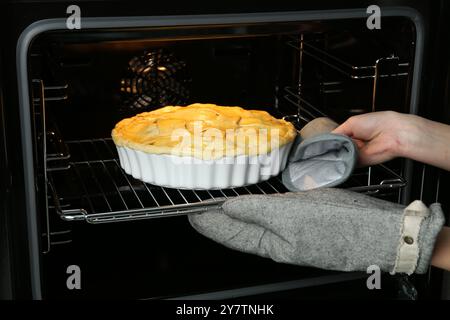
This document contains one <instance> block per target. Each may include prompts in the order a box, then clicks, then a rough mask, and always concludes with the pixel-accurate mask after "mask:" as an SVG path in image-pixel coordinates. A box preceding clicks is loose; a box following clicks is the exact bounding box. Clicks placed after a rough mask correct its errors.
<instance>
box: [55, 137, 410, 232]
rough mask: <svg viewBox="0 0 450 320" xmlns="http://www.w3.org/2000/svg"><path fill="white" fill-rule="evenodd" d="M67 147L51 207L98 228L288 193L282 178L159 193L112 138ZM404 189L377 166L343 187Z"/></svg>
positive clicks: (385, 190) (378, 190)
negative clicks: (130, 167) (125, 163)
mask: <svg viewBox="0 0 450 320" xmlns="http://www.w3.org/2000/svg"><path fill="white" fill-rule="evenodd" d="M66 143H67V146H68V149H69V150H70V152H71V157H70V163H69V164H70V165H69V168H68V169H67V170H58V171H50V172H48V181H49V189H50V195H49V201H52V202H53V204H54V208H55V210H56V212H57V213H58V214H59V216H60V217H61V218H62V219H63V220H66V221H79V220H84V221H86V222H88V223H92V224H98V223H108V222H119V221H131V220H141V219H151V218H161V217H172V216H180V215H186V214H192V213H200V212H203V211H206V210H209V209H212V208H219V207H220V206H221V204H222V203H223V202H224V201H226V200H227V199H229V198H233V197H237V196H241V195H248V194H274V193H284V192H287V189H286V188H285V187H284V186H283V184H282V183H281V180H280V179H279V177H275V178H272V179H270V180H268V181H265V182H261V183H259V184H255V185H250V186H246V187H239V188H230V189H222V190H179V189H172V188H165V187H159V186H155V185H151V184H148V183H143V182H141V181H139V180H137V179H134V178H133V177H131V176H129V175H127V174H126V173H125V172H124V171H123V170H122V168H121V167H120V163H119V160H118V155H117V152H116V149H115V146H114V143H113V142H112V140H111V139H110V138H106V139H89V140H74V141H67V142H66ZM369 173H371V175H369ZM375 177H376V178H375ZM405 184H406V182H405V181H404V180H403V179H402V178H401V177H400V176H399V175H398V174H396V173H395V172H394V171H392V170H390V169H388V168H386V167H384V166H374V167H372V168H371V169H361V170H357V171H356V172H355V174H354V175H353V176H352V177H351V178H350V179H349V181H348V182H347V183H346V184H345V185H344V186H343V187H345V188H348V189H350V190H354V191H358V192H366V193H372V194H375V195H377V196H383V195H392V193H393V192H394V193H395V192H396V191H398V190H399V189H400V188H401V187H403V186H405Z"/></svg>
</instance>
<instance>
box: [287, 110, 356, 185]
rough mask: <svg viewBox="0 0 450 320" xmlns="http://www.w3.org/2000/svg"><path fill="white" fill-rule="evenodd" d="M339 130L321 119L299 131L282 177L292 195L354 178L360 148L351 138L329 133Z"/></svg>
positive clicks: (323, 118)
mask: <svg viewBox="0 0 450 320" xmlns="http://www.w3.org/2000/svg"><path fill="white" fill-rule="evenodd" d="M337 126H338V125H337V123H335V122H334V121H332V120H330V119H329V118H325V117H322V118H317V119H314V120H312V121H311V122H309V123H308V124H307V125H305V126H304V127H303V129H302V130H301V131H300V133H299V135H298V136H297V138H296V140H295V142H294V145H293V147H292V150H291V153H290V155H289V161H288V165H287V167H286V168H285V169H284V171H283V173H282V176H281V178H282V182H283V184H284V185H285V187H286V188H287V189H288V190H289V191H305V190H311V189H315V188H320V187H334V186H337V185H339V184H341V183H343V182H345V181H346V180H347V179H348V177H349V176H350V175H351V174H352V172H353V170H354V168H355V165H356V162H357V159H358V152H357V148H356V146H355V144H354V143H353V141H352V139H351V138H349V137H347V136H344V135H339V134H332V133H330V132H331V131H332V130H334V129H335V128H336V127H337Z"/></svg>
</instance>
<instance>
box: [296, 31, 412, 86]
mask: <svg viewBox="0 0 450 320" xmlns="http://www.w3.org/2000/svg"><path fill="white" fill-rule="evenodd" d="M287 44H288V45H289V46H290V47H292V48H294V49H296V50H298V51H299V52H300V53H301V54H303V55H306V56H309V57H311V58H313V59H315V60H316V61H318V62H320V63H322V64H324V65H326V66H328V67H330V68H332V69H333V70H335V71H337V72H339V73H341V74H342V75H344V76H346V77H349V78H350V79H377V78H385V77H404V76H407V75H408V74H409V63H408V62H401V61H400V58H399V57H397V56H395V55H394V54H391V55H389V56H385V57H379V58H378V59H376V60H375V61H374V62H373V64H369V65H357V64H353V63H350V62H348V61H345V60H343V59H342V58H340V57H337V56H335V55H334V54H331V53H329V52H327V51H326V50H323V49H321V48H319V47H318V46H317V45H315V44H314V41H305V40H303V38H302V37H300V38H292V40H290V41H288V42H287Z"/></svg>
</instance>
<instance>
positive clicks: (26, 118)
mask: <svg viewBox="0 0 450 320" xmlns="http://www.w3.org/2000/svg"><path fill="white" fill-rule="evenodd" d="M382 13H383V16H386V17H404V18H408V19H410V20H411V21H412V23H413V24H414V26H415V28H416V47H415V55H414V67H413V76H412V83H411V100H410V113H412V114H416V113H417V112H418V105H419V98H420V87H421V81H420V80H421V77H420V75H421V73H422V64H423V53H424V43H425V35H426V32H425V28H426V27H425V23H424V19H423V17H422V15H421V14H420V13H419V12H418V11H417V10H415V9H413V8H411V7H406V6H405V7H383V8H382ZM366 17H368V14H367V12H366V8H358V9H339V10H317V11H289V12H270V13H239V14H208V15H179V16H138V17H137V16H133V17H86V18H83V17H82V18H81V30H86V29H110V28H144V27H145V28H151V27H169V26H193V25H217V24H240V23H247V24H248V23H275V22H299V23H301V22H306V21H313V20H342V19H353V18H359V19H362V18H366ZM48 31H66V32H72V33H73V32H77V30H76V29H74V30H69V29H67V26H66V18H55V19H45V20H39V21H36V22H34V23H32V24H30V25H29V26H28V27H27V28H26V29H25V30H24V31H23V32H22V33H21V35H20V37H19V39H18V41H17V46H16V68H17V86H18V94H19V96H18V100H19V112H20V130H21V146H22V153H23V170H24V172H23V177H24V186H25V192H24V195H25V199H24V201H25V208H26V212H25V214H26V217H25V220H26V229H27V241H28V247H29V249H28V256H29V259H28V260H29V266H28V268H29V277H30V284H31V297H32V298H33V299H42V283H41V272H40V269H41V267H40V266H41V251H40V245H39V242H40V240H39V239H40V235H39V228H38V219H39V213H38V209H37V203H36V190H35V169H34V167H35V164H34V163H33V159H34V157H33V145H32V142H33V137H32V123H31V113H30V104H31V101H30V96H31V94H30V84H31V79H29V74H28V55H29V48H30V46H31V43H32V42H33V40H34V39H35V38H36V37H37V36H38V35H40V34H42V33H44V32H48ZM411 174H412V162H411V161H406V164H405V178H406V179H407V181H409V180H410V179H409V178H410V177H411ZM410 188H411V186H410V185H409V186H407V187H405V189H404V191H403V195H402V199H403V202H404V203H407V202H408V201H409V195H410Z"/></svg>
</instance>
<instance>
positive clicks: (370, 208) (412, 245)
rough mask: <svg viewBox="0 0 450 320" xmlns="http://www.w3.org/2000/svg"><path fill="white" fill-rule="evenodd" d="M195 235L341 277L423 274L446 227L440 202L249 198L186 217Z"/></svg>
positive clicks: (339, 195)
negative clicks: (376, 271)
mask: <svg viewBox="0 0 450 320" xmlns="http://www.w3.org/2000/svg"><path fill="white" fill-rule="evenodd" d="M189 221H190V223H191V225H192V226H193V227H194V229H196V230H197V231H198V232H200V233H201V234H203V235H204V236H206V237H208V238H211V239H212V240H214V241H216V242H219V243H221V244H223V245H225V246H227V247H229V248H232V249H235V250H239V251H243V252H247V253H253V254H256V255H259V256H262V257H267V258H271V259H273V260H275V261H277V262H282V263H288V264H296V265H301V266H310V267H317V268H322V269H330V270H340V271H366V270H367V267H368V266H370V265H377V266H379V267H380V269H381V270H382V271H386V272H390V273H392V274H395V273H406V274H412V273H425V272H426V271H427V268H428V266H429V263H430V259H431V255H432V252H433V247H434V243H435V239H436V237H437V235H438V233H439V231H440V230H441V228H442V226H443V224H444V216H443V213H442V210H441V206H440V204H438V203H435V204H432V205H431V206H430V207H429V208H427V207H426V206H425V205H424V204H423V203H422V202H421V201H414V202H412V203H411V204H410V205H409V206H407V207H405V206H402V205H399V204H395V203H391V202H387V201H384V200H380V199H375V198H372V197H369V196H366V195H363V194H359V193H355V192H352V191H348V190H342V189H334V188H323V189H317V190H311V191H306V192H300V193H285V194H276V195H248V196H242V197H237V198H233V199H230V200H227V201H226V202H225V203H224V204H223V205H222V207H221V209H218V210H211V211H207V212H205V213H202V214H193V215H190V216H189Z"/></svg>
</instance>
